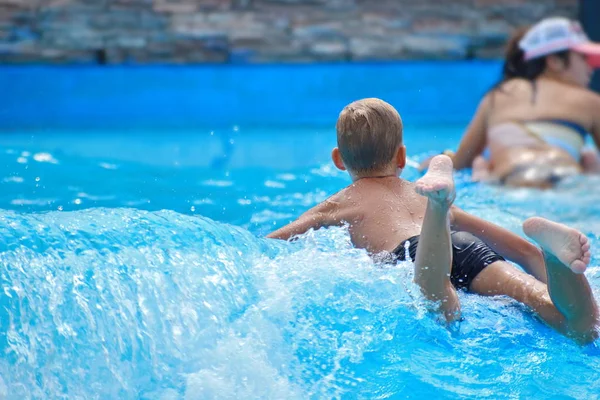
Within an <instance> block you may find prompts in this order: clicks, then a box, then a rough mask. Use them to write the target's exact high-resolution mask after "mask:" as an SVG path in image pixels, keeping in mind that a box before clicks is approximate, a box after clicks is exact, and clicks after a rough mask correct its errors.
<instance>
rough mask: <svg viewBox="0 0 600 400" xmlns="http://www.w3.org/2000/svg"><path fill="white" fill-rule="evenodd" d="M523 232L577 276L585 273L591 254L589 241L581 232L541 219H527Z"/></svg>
mask: <svg viewBox="0 0 600 400" xmlns="http://www.w3.org/2000/svg"><path fill="white" fill-rule="evenodd" d="M523 231H524V232H525V234H526V235H527V236H529V237H530V238H532V239H533V240H535V241H536V242H537V243H538V244H539V245H540V246H541V247H542V249H543V250H544V251H546V252H548V253H550V254H553V255H554V256H555V257H556V258H558V259H559V261H560V262H561V263H563V264H564V265H565V266H567V267H568V268H570V269H571V270H572V271H573V272H575V273H576V274H582V273H583V272H585V270H586V268H587V267H588V264H589V263H590V258H591V252H590V243H589V240H588V238H587V237H586V236H585V235H584V234H582V233H581V232H579V231H577V230H575V229H572V228H569V227H568V226H566V225H562V224H558V223H556V222H552V221H549V220H547V219H544V218H540V217H533V218H529V219H527V220H526V221H525V222H524V223H523Z"/></svg>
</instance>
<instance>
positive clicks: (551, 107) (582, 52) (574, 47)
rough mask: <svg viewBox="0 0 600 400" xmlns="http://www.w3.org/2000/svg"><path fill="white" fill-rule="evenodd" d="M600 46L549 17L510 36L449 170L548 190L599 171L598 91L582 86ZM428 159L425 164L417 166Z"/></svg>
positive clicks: (598, 63)
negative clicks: (589, 145) (496, 78)
mask: <svg viewBox="0 0 600 400" xmlns="http://www.w3.org/2000/svg"><path fill="white" fill-rule="evenodd" d="M594 67H600V44H596V43H592V42H590V41H589V39H588V38H587V36H586V35H585V33H584V32H583V30H582V29H581V27H580V25H579V24H578V23H577V22H575V21H571V20H568V19H566V18H548V19H545V20H543V21H541V22H539V23H537V24H536V25H534V26H533V27H531V28H530V29H528V30H526V31H520V32H517V33H516V34H515V35H514V36H513V38H512V39H511V40H510V41H509V44H508V49H507V53H506V60H505V63H504V67H503V76H502V79H501V81H500V82H499V83H497V84H496V85H495V86H494V87H493V88H492V89H491V90H490V91H489V92H488V93H487V95H486V96H485V97H484V98H483V100H482V101H481V103H480V104H479V107H478V109H477V112H476V114H475V116H474V118H473V120H472V121H471V123H470V124H469V126H468V128H467V131H466V133H465V135H464V137H463V138H462V140H461V142H460V146H459V148H458V150H457V152H456V153H452V152H449V151H446V152H444V153H445V154H447V155H450V156H451V157H452V160H453V162H454V167H455V168H456V169H463V168H469V167H473V178H474V179H476V180H494V181H497V182H499V183H501V184H506V185H511V186H530V187H540V188H545V187H551V186H553V185H554V184H555V183H556V182H558V181H559V180H560V179H561V178H563V177H565V176H568V175H572V174H578V173H581V172H591V171H594V172H600V161H598V158H597V156H596V153H595V151H592V152H590V151H589V150H588V151H586V150H584V144H585V139H586V137H587V135H590V136H591V137H592V139H593V141H594V142H595V144H596V146H597V147H600V96H599V95H598V94H596V93H595V92H593V91H591V90H589V89H588V88H587V86H588V85H589V82H590V79H591V76H592V72H593V68H594ZM426 164H427V163H424V166H425V165H426Z"/></svg>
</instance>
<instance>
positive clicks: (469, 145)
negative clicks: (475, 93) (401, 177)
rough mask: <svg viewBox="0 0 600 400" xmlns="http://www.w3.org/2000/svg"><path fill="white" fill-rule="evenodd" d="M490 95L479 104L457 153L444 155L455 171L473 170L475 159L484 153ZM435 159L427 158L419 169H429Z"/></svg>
mask: <svg viewBox="0 0 600 400" xmlns="http://www.w3.org/2000/svg"><path fill="white" fill-rule="evenodd" d="M489 96H490V95H489V94H488V95H486V96H485V97H484V98H483V100H481V102H480V103H479V106H478V107H477V111H476V112H475V116H474V117H473V119H472V120H471V122H470V123H469V125H468V127H467V130H466V132H465V134H464V136H463V137H462V139H461V141H460V144H459V146H458V150H457V151H456V153H454V152H452V151H450V150H446V151H444V153H443V154H445V155H447V156H448V157H450V158H451V159H452V162H453V164H454V169H456V170H461V169H464V168H471V166H472V165H473V160H475V157H477V156H478V155H480V154H481V153H483V150H484V149H485V145H486V141H487V139H486V138H487V115H488V112H489V107H490V106H489V102H490V100H489ZM432 158H433V157H429V158H427V159H426V160H425V161H423V162H421V165H420V166H419V169H420V170H421V171H423V170H425V169H427V168H429V162H430V161H431V159H432Z"/></svg>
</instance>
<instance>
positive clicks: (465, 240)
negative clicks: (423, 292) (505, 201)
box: [393, 232, 505, 290]
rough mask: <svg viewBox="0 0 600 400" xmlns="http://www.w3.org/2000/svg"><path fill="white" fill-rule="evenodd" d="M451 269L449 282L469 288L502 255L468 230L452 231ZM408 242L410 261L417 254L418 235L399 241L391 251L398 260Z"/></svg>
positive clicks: (401, 258) (501, 258)
mask: <svg viewBox="0 0 600 400" xmlns="http://www.w3.org/2000/svg"><path fill="white" fill-rule="evenodd" d="M450 237H451V239H452V270H451V272H450V282H452V284H453V285H454V287H455V288H457V289H467V290H468V289H469V288H470V286H471V282H473V279H475V277H476V276H477V275H478V274H479V273H480V272H481V271H483V269H484V268H485V267H487V266H488V265H490V264H492V263H494V262H496V261H504V260H505V259H504V257H502V256H501V255H499V254H498V253H496V252H495V251H494V250H492V249H491V248H490V247H489V246H488V245H487V244H485V243H484V242H483V241H482V240H481V239H479V238H478V237H476V236H474V235H472V234H470V233H468V232H452V233H451V235H450ZM406 242H408V243H409V247H408V253H409V255H410V258H411V259H412V261H413V262H414V261H415V257H416V255H417V246H418V244H419V235H417V236H413V237H411V238H410V239H407V240H405V241H404V242H402V243H400V245H399V246H398V247H396V249H395V250H394V251H393V254H394V255H395V256H396V257H398V258H397V259H398V260H401V261H404V260H405V253H406V250H405V248H404V246H405V243H406Z"/></svg>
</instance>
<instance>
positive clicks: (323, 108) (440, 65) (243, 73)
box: [0, 61, 501, 131]
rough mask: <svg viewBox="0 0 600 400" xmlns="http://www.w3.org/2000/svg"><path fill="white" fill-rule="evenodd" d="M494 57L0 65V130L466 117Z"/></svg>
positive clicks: (495, 66)
mask: <svg viewBox="0 0 600 400" xmlns="http://www.w3.org/2000/svg"><path fill="white" fill-rule="evenodd" d="M500 68H501V64H500V62H498V61H470V62H467V61H465V62H396V63H362V64H298V65H250V66H249V65H201V66H110V67H101V66H2V67H0V87H1V88H2V89H3V95H2V97H1V99H0V129H2V130H4V131H6V130H22V129H88V128H99V129H105V128H106V129H108V128H119V129H125V128H134V129H135V128H143V129H148V128H155V129H179V128H181V129H194V128H208V129H212V128H215V129H217V128H223V127H230V126H232V125H240V126H242V125H244V126H254V127H261V126H265V127H285V126H305V125H308V126H332V125H333V124H335V119H336V117H337V115H338V113H339V112H340V110H341V109H342V108H343V106H344V105H345V104H347V103H349V102H351V101H353V100H356V99H360V98H364V97H379V98H382V99H384V100H386V101H388V102H390V103H392V104H393V105H394V106H395V107H396V108H397V109H398V110H399V111H400V113H401V115H402V117H403V119H404V121H405V123H408V124H410V123H466V122H468V120H469V119H470V118H471V116H472V114H473V112H474V111H475V109H476V107H477V104H478V103H479V100H480V98H481V96H482V95H483V94H484V93H485V92H486V91H487V90H488V89H489V88H490V86H491V85H493V84H494V83H495V81H496V80H497V79H498V77H499V73H500Z"/></svg>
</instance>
